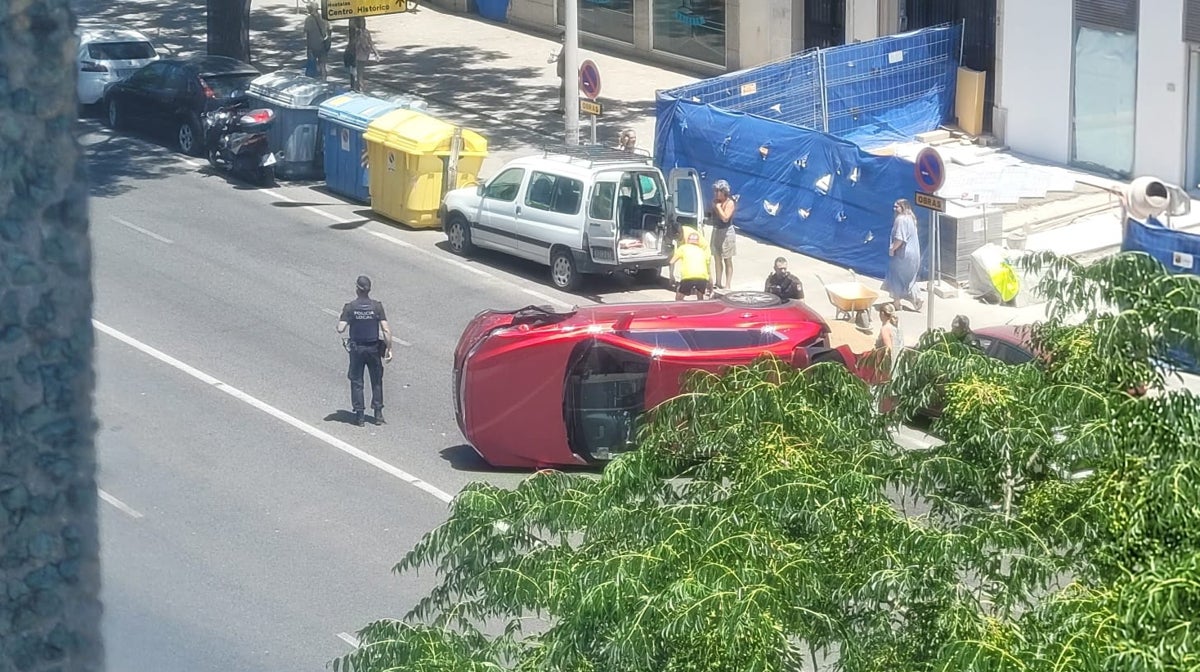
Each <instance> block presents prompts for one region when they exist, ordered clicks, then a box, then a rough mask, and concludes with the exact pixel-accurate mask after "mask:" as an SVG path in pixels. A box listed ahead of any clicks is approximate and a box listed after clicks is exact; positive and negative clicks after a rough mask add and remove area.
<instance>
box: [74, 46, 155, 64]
mask: <svg viewBox="0 0 1200 672" xmlns="http://www.w3.org/2000/svg"><path fill="white" fill-rule="evenodd" d="M88 57H89V58H91V59H92V60H96V61H138V60H145V59H148V58H154V45H152V44H150V43H149V42H93V43H91V44H89V45H88Z"/></svg>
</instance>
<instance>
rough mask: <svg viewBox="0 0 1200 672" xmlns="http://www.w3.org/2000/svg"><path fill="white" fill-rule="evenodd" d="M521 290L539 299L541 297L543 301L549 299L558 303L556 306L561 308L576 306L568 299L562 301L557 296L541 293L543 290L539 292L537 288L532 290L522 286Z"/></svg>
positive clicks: (555, 303)
mask: <svg viewBox="0 0 1200 672" xmlns="http://www.w3.org/2000/svg"><path fill="white" fill-rule="evenodd" d="M521 291H522V292H524V293H526V294H528V295H530V296H533V297H536V298H539V299H541V300H543V301H549V302H550V303H553V304H554V305H556V306H558V307H560V308H574V306H572V305H571V304H569V303H567V302H566V301H561V300H559V299H556V298H554V297H553V296H550V295H549V294H543V293H541V292H539V291H535V290H532V289H526V288H525V287H522V288H521Z"/></svg>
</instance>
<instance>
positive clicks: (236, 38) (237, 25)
mask: <svg viewBox="0 0 1200 672" xmlns="http://www.w3.org/2000/svg"><path fill="white" fill-rule="evenodd" d="M208 53H209V54H212V55H214V56H229V57H230V58H236V59H238V60H239V61H242V62H243V63H249V62H250V0H208Z"/></svg>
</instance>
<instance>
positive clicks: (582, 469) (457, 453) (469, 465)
mask: <svg viewBox="0 0 1200 672" xmlns="http://www.w3.org/2000/svg"><path fill="white" fill-rule="evenodd" d="M438 454H439V455H441V456H442V459H444V460H446V462H448V463H450V466H451V468H453V469H455V470H456V471H469V472H475V473H488V474H526V475H533V473H534V471H536V470H535V469H518V468H505V467H493V466H491V465H489V464H488V463H487V462H484V461H483V458H482V457H480V456H479V453H477V452H475V449H474V448H472V447H471V446H468V445H467V444H465V443H464V444H459V445H457V446H450V447H449V448H443V449H442V450H441V451H440V452H439V453H438ZM555 469H557V470H558V471H563V472H566V473H570V474H595V475H599V474H600V473H601V472H602V471H604V465H592V466H580V465H574V466H562V467H555Z"/></svg>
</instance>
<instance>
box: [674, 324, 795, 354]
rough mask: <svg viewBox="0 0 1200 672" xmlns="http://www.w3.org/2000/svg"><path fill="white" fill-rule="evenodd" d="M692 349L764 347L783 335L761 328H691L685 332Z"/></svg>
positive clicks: (777, 340) (779, 339)
mask: <svg viewBox="0 0 1200 672" xmlns="http://www.w3.org/2000/svg"><path fill="white" fill-rule="evenodd" d="M685 333H686V335H687V337H688V340H690V341H691V343H692V349H693V350H732V349H735V348H756V347H765V346H768V345H771V344H772V343H778V342H779V341H781V340H783V337H782V336H780V335H779V334H777V333H775V332H773V331H763V330H761V329H692V330H689V331H687V332H685Z"/></svg>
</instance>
